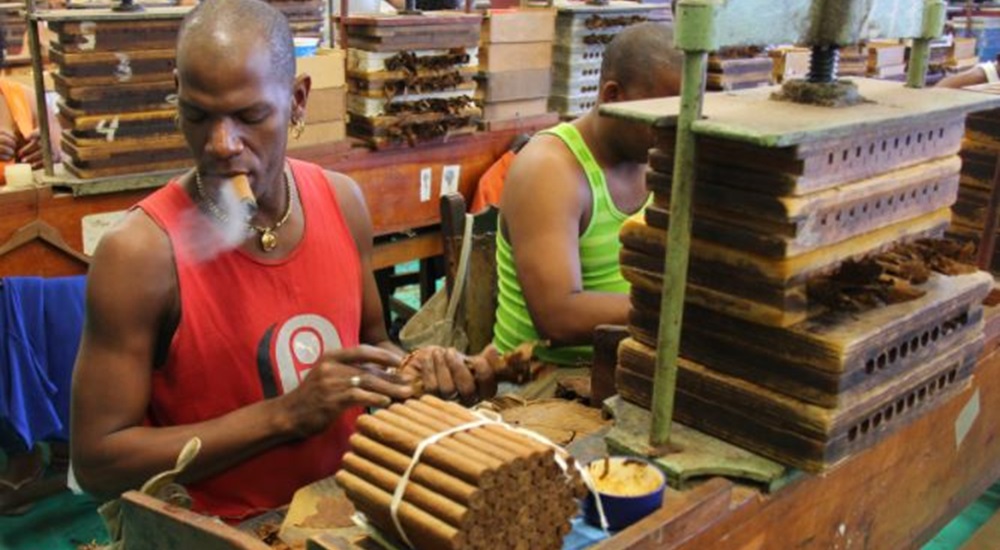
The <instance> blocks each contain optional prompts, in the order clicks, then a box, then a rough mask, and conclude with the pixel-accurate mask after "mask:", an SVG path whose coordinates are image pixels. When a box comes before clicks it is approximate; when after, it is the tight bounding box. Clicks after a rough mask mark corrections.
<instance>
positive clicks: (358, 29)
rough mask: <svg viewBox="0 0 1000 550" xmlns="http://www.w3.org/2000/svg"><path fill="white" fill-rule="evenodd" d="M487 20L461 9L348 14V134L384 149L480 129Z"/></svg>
mask: <svg viewBox="0 0 1000 550" xmlns="http://www.w3.org/2000/svg"><path fill="white" fill-rule="evenodd" d="M481 20H482V17H481V16H480V15H478V14H474V15H473V14H465V13H459V12H429V13H427V14H424V15H360V16H349V17H348V18H347V20H346V26H347V38H348V51H347V112H348V113H349V115H350V117H349V118H350V120H349V122H348V125H347V133H348V134H349V135H350V136H351V137H356V138H359V139H362V140H365V141H367V142H368V143H369V144H370V145H372V146H374V147H376V148H383V147H387V146H390V145H392V144H396V143H409V144H411V145H412V144H415V143H418V142H424V141H431V140H437V139H440V138H442V137H445V136H448V135H454V134H459V133H468V132H472V131H474V130H475V129H476V125H477V123H478V119H479V116H480V111H479V108H478V107H477V106H476V104H475V100H474V96H475V94H476V81H475V78H474V77H475V76H476V72H477V69H478V65H479V60H478V47H479V34H480V25H481Z"/></svg>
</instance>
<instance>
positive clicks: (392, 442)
mask: <svg viewBox="0 0 1000 550" xmlns="http://www.w3.org/2000/svg"><path fill="white" fill-rule="evenodd" d="M356 426H357V429H358V431H359V432H361V433H362V434H364V435H366V436H368V437H369V438H371V439H374V440H375V441H380V442H382V443H383V444H385V445H387V446H389V447H392V448H394V449H396V450H397V451H400V452H402V453H403V454H406V455H410V456H412V455H413V453H414V451H416V450H417V446H418V445H420V442H421V441H422V440H423V439H424V438H422V437H420V436H417V435H414V434H413V433H412V432H408V431H406V430H403V429H400V428H397V427H396V426H394V425H392V424H390V423H388V422H386V421H385V420H382V419H380V418H376V417H375V415H370V414H366V415H362V416H361V417H359V418H358V420H357V424H356ZM421 459H422V460H425V461H426V462H427V463H428V464H430V465H432V466H435V467H437V468H440V469H442V470H445V471H448V472H454V473H455V475H456V476H457V477H458V478H460V479H462V480H464V481H466V482H468V483H471V484H472V485H474V486H477V487H479V488H480V489H488V488H490V487H492V486H493V484H494V483H495V482H496V473H495V472H493V471H491V470H490V468H489V467H488V466H487V465H486V464H483V463H481V462H476V461H475V460H471V459H469V458H468V457H466V456H464V455H462V454H461V453H456V452H455V451H453V450H451V449H449V448H446V447H445V446H442V445H431V446H429V447H427V450H425V451H424V454H423V456H422V457H421Z"/></svg>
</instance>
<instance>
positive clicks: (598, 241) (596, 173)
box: [493, 122, 629, 365]
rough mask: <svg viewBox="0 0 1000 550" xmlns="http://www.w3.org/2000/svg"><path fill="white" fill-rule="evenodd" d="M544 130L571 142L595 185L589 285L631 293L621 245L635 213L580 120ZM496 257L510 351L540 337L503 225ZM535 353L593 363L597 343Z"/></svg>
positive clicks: (499, 337)
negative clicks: (614, 191)
mask: <svg viewBox="0 0 1000 550" xmlns="http://www.w3.org/2000/svg"><path fill="white" fill-rule="evenodd" d="M542 133H546V134H551V135H554V136H556V137H558V138H559V139H561V140H562V141H563V143H565V144H566V146H567V147H568V148H569V150H570V151H572V152H573V155H574V156H575V157H576V160H577V162H579V163H580V166H582V167H583V170H584V172H585V173H586V175H587V183H588V184H589V185H590V196H591V201H592V202H591V212H592V214H591V216H590V224H589V225H587V228H586V229H585V230H584V232H583V234H582V235H580V268H581V270H582V271H583V273H582V274H581V275H582V279H583V289H584V290H588V291H599V292H620V293H627V292H628V291H629V284H628V282H627V281H626V280H625V279H624V278H623V277H622V274H621V269H620V268H619V264H618V252H619V249H620V248H621V242H620V241H619V240H618V233H619V231H620V230H621V227H622V224H623V223H624V222H625V220H626V219H628V217H629V215H628V214H625V213H623V212H621V211H620V210H618V207H616V206H615V203H614V201H612V200H611V195H610V194H609V193H608V186H607V184H606V182H605V181H604V171H603V170H601V166H600V165H599V164H597V161H596V160H594V156H593V155H592V154H591V153H590V149H589V148H587V144H586V143H585V142H584V141H583V137H581V136H580V132H579V131H578V130H577V129H576V127H575V126H573V125H572V124H569V123H566V122H564V123H562V124H560V125H558V126H556V127H555V128H551V129H549V130H546V131H544V132H542ZM496 260H497V285H498V287H499V293H498V298H497V315H496V323H495V324H494V326H493V341H494V343H495V344H496V346H497V349H498V350H499V351H500V352H501V353H506V352H508V351H510V350H512V349H514V348H516V347H517V346H518V345H520V344H522V343H524V342H534V341H538V340H539V339H540V338H539V335H538V331H537V330H535V325H534V323H533V322H532V320H531V315H530V314H529V313H528V306H527V304H525V301H524V293H523V292H522V291H521V284H520V282H519V281H518V280H517V271H516V270H515V268H514V255H513V251H512V249H511V247H510V244H509V243H508V242H507V239H505V238H504V236H503V232H502V231H497V258H496ZM535 353H536V355H537V357H538V358H539V359H540V360H542V361H546V362H550V363H556V364H561V365H574V364H590V363H591V362H592V361H593V355H594V348H593V346H574V347H560V348H543V347H536V348H535Z"/></svg>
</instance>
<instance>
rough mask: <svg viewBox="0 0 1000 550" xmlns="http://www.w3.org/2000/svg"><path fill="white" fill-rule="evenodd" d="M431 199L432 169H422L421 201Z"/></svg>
mask: <svg viewBox="0 0 1000 550" xmlns="http://www.w3.org/2000/svg"><path fill="white" fill-rule="evenodd" d="M429 200H431V169H430V168H429V167H428V168H422V169H421V170H420V202H427V201H429Z"/></svg>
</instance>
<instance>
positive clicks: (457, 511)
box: [343, 453, 470, 529]
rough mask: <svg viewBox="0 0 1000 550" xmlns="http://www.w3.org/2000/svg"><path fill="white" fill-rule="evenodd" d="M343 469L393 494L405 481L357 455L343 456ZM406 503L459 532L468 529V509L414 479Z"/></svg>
mask: <svg viewBox="0 0 1000 550" xmlns="http://www.w3.org/2000/svg"><path fill="white" fill-rule="evenodd" d="M343 467H344V468H346V469H347V471H349V472H351V473H352V474H354V475H356V476H358V477H360V478H362V479H364V480H365V481H367V482H369V483H371V484H372V485H375V486H377V487H379V488H380V489H383V490H385V491H388V492H389V493H392V492H394V491H395V490H396V486H397V485H399V483H401V482H402V478H401V477H400V476H399V475H397V474H396V473H394V472H392V471H390V470H387V469H385V468H383V467H381V466H379V465H378V464H375V463H373V462H370V461H368V460H366V459H364V458H361V457H360V456H358V455H356V454H354V453H347V454H346V455H344V466H343ZM403 500H404V501H405V502H409V503H411V504H413V505H415V506H418V507H420V508H421V509H422V510H426V511H427V512H428V513H430V514H431V515H433V516H434V517H436V518H438V519H440V520H442V521H444V522H445V523H448V524H450V525H452V526H454V527H456V528H458V529H464V528H467V527H468V524H469V521H468V520H469V517H470V514H469V509H468V508H466V507H465V506H462V505H461V504H458V503H456V502H454V501H451V500H449V499H447V498H445V497H444V496H442V495H439V494H438V493H436V492H434V491H432V490H431V489H429V488H428V487H425V486H424V485H421V484H420V483H418V482H416V481H415V480H413V479H412V476H411V479H410V480H409V482H408V483H407V484H406V491H405V492H404V493H403Z"/></svg>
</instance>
